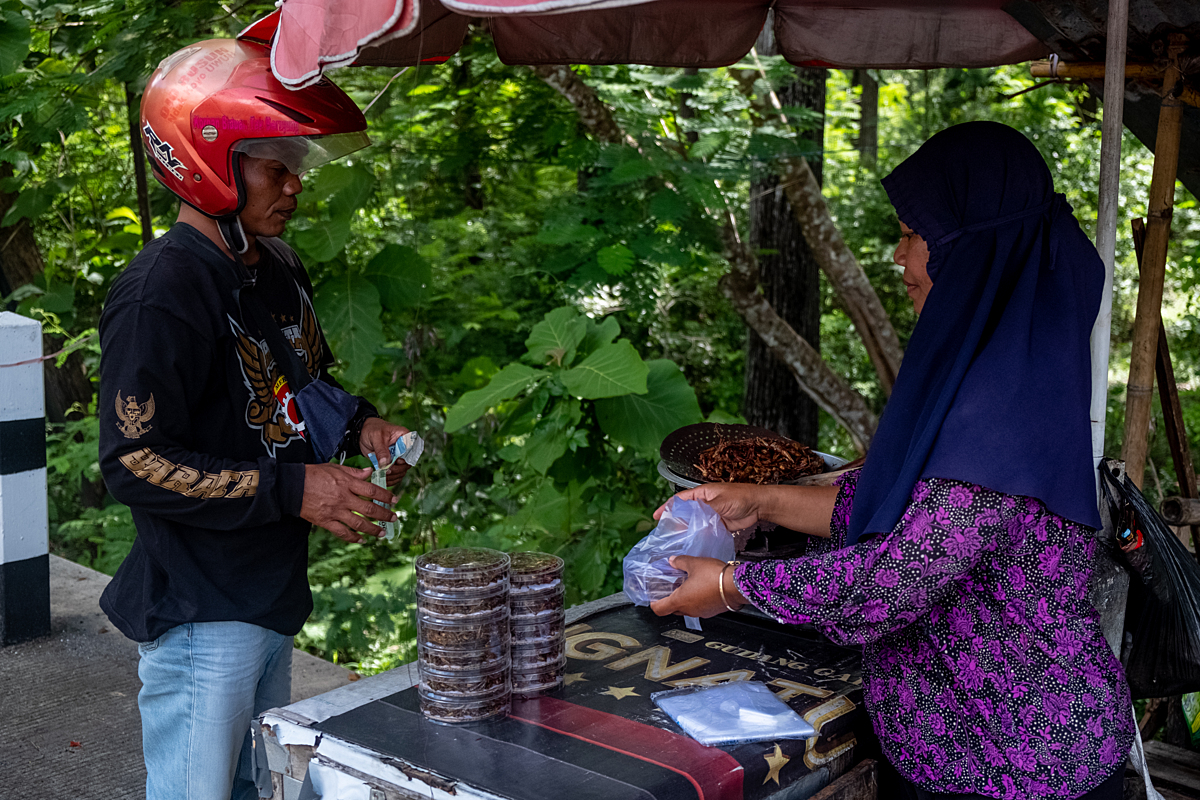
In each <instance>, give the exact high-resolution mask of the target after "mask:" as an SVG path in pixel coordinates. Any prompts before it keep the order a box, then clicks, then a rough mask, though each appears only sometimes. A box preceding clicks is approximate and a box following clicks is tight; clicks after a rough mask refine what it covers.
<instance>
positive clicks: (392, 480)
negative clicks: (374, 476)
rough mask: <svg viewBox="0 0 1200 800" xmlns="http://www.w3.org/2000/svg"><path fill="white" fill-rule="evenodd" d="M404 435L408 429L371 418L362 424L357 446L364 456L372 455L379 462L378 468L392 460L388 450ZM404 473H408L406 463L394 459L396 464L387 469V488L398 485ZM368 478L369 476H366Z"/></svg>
mask: <svg viewBox="0 0 1200 800" xmlns="http://www.w3.org/2000/svg"><path fill="white" fill-rule="evenodd" d="M406 433H408V428H405V427H404V426H402V425H393V424H392V423H390V422H386V421H385V420H382V419H380V418H379V417H371V418H370V419H368V420H367V421H366V422H364V423H363V426H362V435H361V436H360V437H359V439H358V446H359V448H360V449H361V450H362V454H363V455H364V456H365V455H367V454H368V453H374V454H375V458H376V459H378V461H379V466H381V467H382V466H384V465H386V464H388V463H390V462H391V460H392V453H391V451H390V449H389V448H391V446H392V445H393V444H395V443H396V440H397V439H399V438H400V437H401V436H403V435H404V434H406ZM406 472H408V463H407V462H405V461H404V460H403V459H396V463H395V464H392V465H391V466H390V467H388V471H387V484H388V486H394V485H396V484H397V483H399V482H400V479H401V478H403V477H404V473H406ZM368 477H370V476H369V475H368Z"/></svg>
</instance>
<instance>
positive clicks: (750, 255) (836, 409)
mask: <svg viewBox="0 0 1200 800" xmlns="http://www.w3.org/2000/svg"><path fill="white" fill-rule="evenodd" d="M721 235H722V239H723V240H724V244H725V258H726V260H728V261H729V272H728V273H727V274H726V275H725V277H723V278H721V291H722V292H724V294H725V296H726V297H728V298H729V301H730V302H731V303H733V307H734V309H736V310H737V312H738V314H739V315H740V316H741V318H742V319H744V320H745V321H746V324H747V325H749V326H750V327H751V328H753V329H754V330H755V331H757V332H758V334H759V335H760V336H762V338H763V341H764V342H766V344H767V346H768V347H770V348H771V350H772V351H774V352H775V353H776V354H778V355H779V357H780V358H782V359H783V361H784V363H786V364H787V366H788V369H789V370H791V372H792V374H793V375H794V376H795V379H796V381H797V382H798V383H799V384H800V388H801V389H803V390H804V391H805V393H807V394H808V396H809V397H811V398H812V399H813V400H815V401H816V403H817V405H818V406H820V407H821V409H822V410H824V411H825V412H826V413H827V414H829V415H830V416H831V417H833V418H834V420H835V421H836V422H837V423H838V424H839V425H841V426H842V427H843V428H845V429H846V430H847V431H848V432H849V433H850V435H851V436H852V437H853V438H854V446H855V448H856V449H857V450H858V451H859V452H860V453H864V452H866V448H867V447H868V446H869V445H870V443H871V437H872V436H874V434H875V428H876V427H877V426H878V424H879V420H878V418H877V417H876V416H875V414H874V412H872V411H871V409H870V407H869V406H868V405H867V402H866V400H865V399H864V398H863V396H862V395H861V394H859V393H858V392H856V391H855V390H854V389H853V388H852V387H851V386H850V385H849V384H848V383H846V381H845V379H844V378H842V376H840V375H838V374H837V373H836V372H834V371H833V370H832V369H831V368H830V367H829V365H828V364H827V363H825V362H824V361H823V360H821V354H820V353H818V352H817V351H816V350H814V349H813V348H812V346H811V345H810V344H809V343H808V342H806V341H804V340H803V339H801V338H800V336H799V335H798V334H797V333H796V332H795V331H794V330H792V328H791V326H789V325H788V324H787V323H786V322H784V321H783V320H782V319H780V318H779V315H778V314H776V313H775V310H774V309H773V308H771V305H770V303H768V302H767V298H766V297H764V296H763V295H762V293H761V292H759V291H758V286H759V275H758V263H757V260H756V259H755V257H754V252H753V251H752V250H751V249H750V248H749V247H748V246H747V245H746V244H745V243H744V242H742V241H740V240H739V239H738V236H737V231H736V229H735V227H734V224H733V219H732V218H730V219H729V220H728V221H727V222H726V223H725V225H724V226H723V227H722V229H721Z"/></svg>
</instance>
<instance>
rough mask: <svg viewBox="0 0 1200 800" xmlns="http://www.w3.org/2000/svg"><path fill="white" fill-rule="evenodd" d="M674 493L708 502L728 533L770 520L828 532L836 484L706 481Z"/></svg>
mask: <svg viewBox="0 0 1200 800" xmlns="http://www.w3.org/2000/svg"><path fill="white" fill-rule="evenodd" d="M675 496H676V497H678V498H680V499H682V500H703V501H704V502H705V503H708V504H709V505H710V506H711V507H712V509H713V511H716V512H717V514H719V515H720V516H721V521H722V522H723V523H725V527H726V529H727V530H729V531H730V532H731V533H732V532H734V531H741V530H745V529H746V528H750V527H753V526H754V525H756V524H757V523H759V522H773V523H775V524H776V525H782V526H783V527H785V528H790V529H791V530H794V531H797V532H798V533H807V534H809V535H810V536H828V535H829V520H830V517H832V516H833V507H834V505H835V503H836V502H837V496H838V487H837V486H787V485H779V486H772V485H767V486H758V485H756V484H753V483H706V484H703V485H702V486H697V487H696V488H695V489H687V490H685V491H682V492H680V493H679V494H677V495H675ZM668 502H669V501H668ZM666 507H667V506H666V503H664V504H663V505H661V506H659V508H658V510H657V511H655V512H654V518H655V519H658V518H660V517H661V516H662V513H663V511H664V510H665V509H666Z"/></svg>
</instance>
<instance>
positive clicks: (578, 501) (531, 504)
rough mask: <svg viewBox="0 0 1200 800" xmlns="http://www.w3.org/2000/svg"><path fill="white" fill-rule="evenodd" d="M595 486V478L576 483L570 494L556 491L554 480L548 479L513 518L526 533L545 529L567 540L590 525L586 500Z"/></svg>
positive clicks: (567, 490) (568, 491)
mask: <svg viewBox="0 0 1200 800" xmlns="http://www.w3.org/2000/svg"><path fill="white" fill-rule="evenodd" d="M594 484H595V481H594V480H591V479H589V480H587V481H585V482H584V483H582V484H580V483H578V482H575V481H572V482H571V483H570V485H568V486H567V488H566V491H563V492H560V491H558V490H557V489H555V488H554V481H552V480H549V479H547V480H546V481H545V483H543V484H542V486H541V488H540V489H539V490H538V492H537V494H535V495H534V496H533V497H532V498H531V499H530V500H529V501H528V502H526V503H525V505H524V506H523V507H522V508H521V510H520V512H518V513H517V514H516V515H515V516H514V517H513V518H512V519H513V520H514V522H516V523H517V524H518V525H519V526H520V528H519V530H521V531H522V532H525V531H529V530H542V531H545V532H546V533H549V534H551V535H552V536H554V537H556V538H565V537H567V536H569V535H570V534H572V533H574V532H575V531H576V530H578V529H579V528H582V527H584V526H585V525H587V524H588V522H589V520H588V517H587V513H586V504H585V503H584V502H583V497H584V495H585V494H586V493H587V492H589V491H590V490H591V489H592V486H593V485H594Z"/></svg>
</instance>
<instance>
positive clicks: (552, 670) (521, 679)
mask: <svg viewBox="0 0 1200 800" xmlns="http://www.w3.org/2000/svg"><path fill="white" fill-rule="evenodd" d="M566 670H567V668H566V665H565V664H562V665H559V666H556V667H555V666H549V667H545V668H543V669H538V670H531V671H529V672H514V673H513V674H512V687H513V688H512V691H513V694H514V695H517V696H525V697H528V696H530V695H536V694H541V693H542V692H552V691H554V690H555V689H557V688H559V687H560V686H562V685H563V675H564V673H565V672H566Z"/></svg>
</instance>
